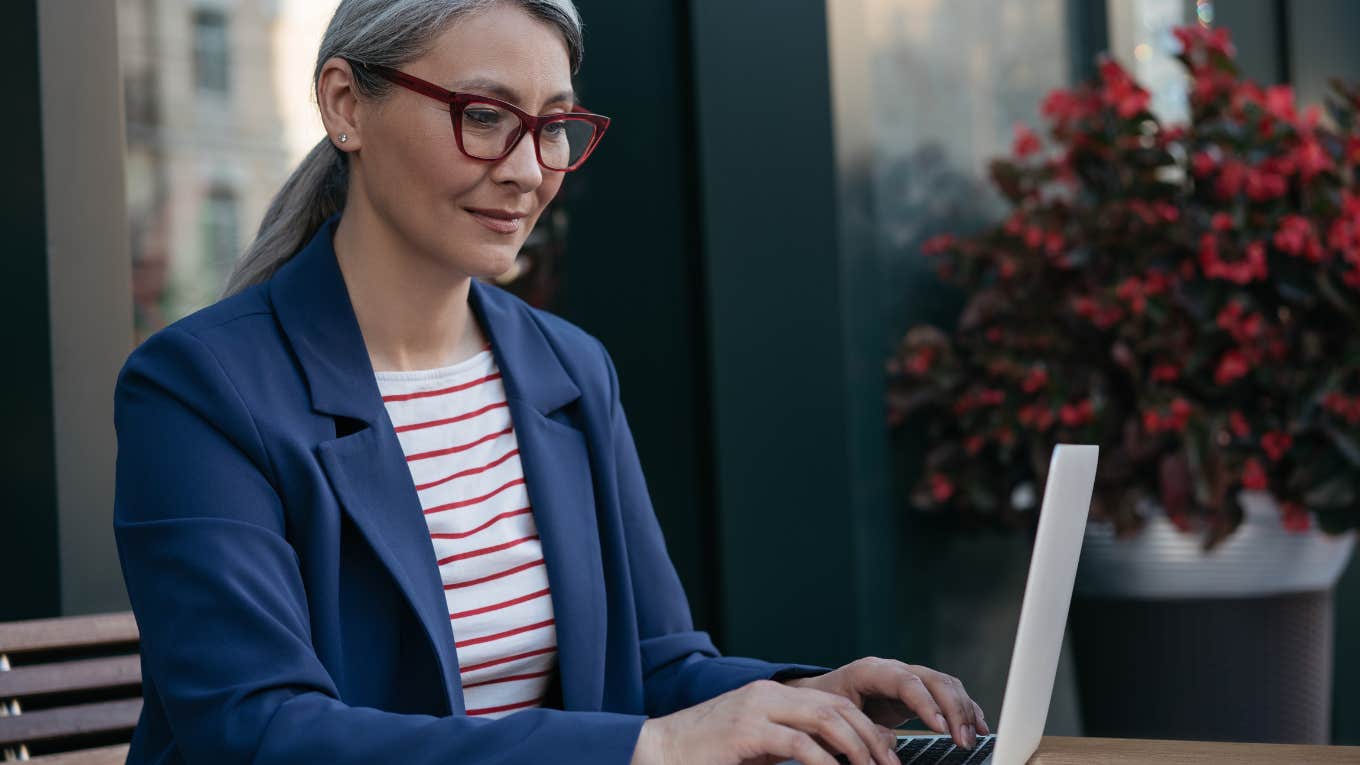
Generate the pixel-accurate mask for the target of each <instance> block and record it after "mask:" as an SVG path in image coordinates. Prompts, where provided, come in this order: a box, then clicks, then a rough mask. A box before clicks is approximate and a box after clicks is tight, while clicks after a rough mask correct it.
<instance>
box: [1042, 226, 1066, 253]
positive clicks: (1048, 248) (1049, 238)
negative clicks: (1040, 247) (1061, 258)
mask: <svg viewBox="0 0 1360 765" xmlns="http://www.w3.org/2000/svg"><path fill="white" fill-rule="evenodd" d="M1065 249H1067V242H1066V240H1064V239H1063V235H1062V233H1061V232H1058V231H1050V232H1048V234H1047V235H1046V236H1045V237H1044V252H1046V253H1048V254H1049V255H1061V254H1062V253H1063V250H1065Z"/></svg>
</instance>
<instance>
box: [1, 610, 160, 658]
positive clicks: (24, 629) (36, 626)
mask: <svg viewBox="0 0 1360 765" xmlns="http://www.w3.org/2000/svg"><path fill="white" fill-rule="evenodd" d="M138 636H139V633H138V632H137V620H136V619H134V618H133V616H132V612H131V611H122V612H119V613H112V614H96V615H94V616H67V617H61V618H57V619H30V620H27V621H21V622H4V623H0V653H24V652H27V651H47V650H51V649H54V648H86V647H90V646H98V645H104V644H108V643H134V642H136V641H137V640H138Z"/></svg>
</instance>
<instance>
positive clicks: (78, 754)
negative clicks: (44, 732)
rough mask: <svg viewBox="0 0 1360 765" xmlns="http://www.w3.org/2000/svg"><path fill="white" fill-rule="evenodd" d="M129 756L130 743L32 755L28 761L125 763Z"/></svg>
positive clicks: (67, 764) (65, 764)
mask: <svg viewBox="0 0 1360 765" xmlns="http://www.w3.org/2000/svg"><path fill="white" fill-rule="evenodd" d="M127 756H128V745H127V744H119V745H117V746H101V747H99V748H98V749H81V750H79V751H75V752H62V753H61V754H45V755H42V756H41V757H30V758H29V759H28V760H26V762H29V763H37V764H38V765H123V763H125V762H127Z"/></svg>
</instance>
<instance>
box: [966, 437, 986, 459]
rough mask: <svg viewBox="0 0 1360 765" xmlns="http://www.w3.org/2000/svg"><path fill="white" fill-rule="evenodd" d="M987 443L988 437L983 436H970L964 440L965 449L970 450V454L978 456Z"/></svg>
mask: <svg viewBox="0 0 1360 765" xmlns="http://www.w3.org/2000/svg"><path fill="white" fill-rule="evenodd" d="M986 445H987V439H985V438H983V437H982V436H969V437H967V438H965V439H964V440H963V450H964V451H965V452H968V456H970V457H976V456H977V454H978V452H980V451H982V447H983V446H986Z"/></svg>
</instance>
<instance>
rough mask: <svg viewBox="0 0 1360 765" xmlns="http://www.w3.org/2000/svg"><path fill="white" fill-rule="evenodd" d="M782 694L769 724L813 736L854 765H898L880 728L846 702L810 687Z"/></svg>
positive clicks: (773, 709) (791, 689)
mask: <svg viewBox="0 0 1360 765" xmlns="http://www.w3.org/2000/svg"><path fill="white" fill-rule="evenodd" d="M781 691H782V693H781V694H780V695H781V696H783V699H782V700H781V702H782V703H777V704H775V705H773V706H772V707H771V709H770V713H769V714H770V720H771V721H773V722H776V723H780V724H783V725H789V726H793V727H795V728H798V729H799V730H802V731H807V732H811V733H816V734H817V735H818V736H820V737H821V738H822V740H823V741H825V742H826V744H827V745H828V746H830V747H832V748H833V749H835V750H836V751H838V752H840V753H842V754H844V755H845V756H846V758H847V759H848V760H850V762H851V763H853V764H854V765H872V764H873V763H878V764H879V765H898V763H897V760H896V758H895V757H894V756H893V755H892V751H891V746H889V744H888V743H887V737H886V736H885V735H884V734H883V732H882V729H881V728H879V727H878V726H877V725H874V723H873V721H871V720H870V719H869V718H868V717H865V716H864V713H863V712H861V711H860V710H859V707H857V706H855V705H854V703H853V702H851V701H850V700H849V699H846V698H845V697H844V696H840V695H837V694H834V693H827V692H825V691H819V690H814V689H812V688H789V687H782V688H781Z"/></svg>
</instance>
